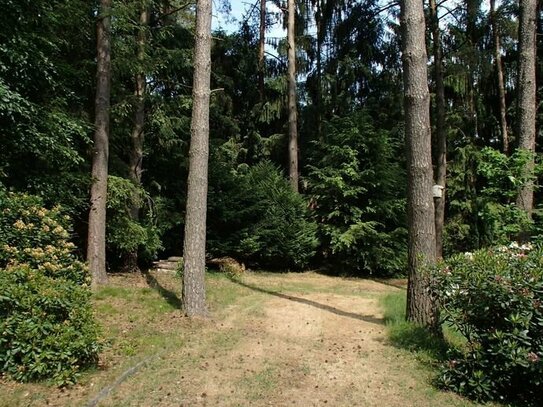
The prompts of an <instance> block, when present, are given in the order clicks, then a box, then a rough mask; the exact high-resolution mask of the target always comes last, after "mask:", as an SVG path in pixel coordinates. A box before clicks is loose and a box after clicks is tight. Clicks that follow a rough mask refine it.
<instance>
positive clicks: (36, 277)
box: [0, 266, 99, 385]
mask: <svg viewBox="0 0 543 407" xmlns="http://www.w3.org/2000/svg"><path fill="white" fill-rule="evenodd" d="M0 290H1V295H0V332H1V333H2V335H1V336H0V366H1V369H2V371H3V372H5V373H7V374H9V375H10V376H11V377H12V378H13V379H15V380H19V381H25V382H26V381H31V380H40V379H51V380H52V381H53V382H54V383H56V384H58V385H66V384H72V383H74V382H75V379H76V375H77V373H78V372H79V371H80V370H81V369H83V368H85V367H88V366H91V365H93V364H95V363H96V362H97V358H98V352H99V344H98V342H97V335H98V331H97V326H96V324H95V322H94V319H93V315H92V310H91V306H90V302H89V297H90V291H89V290H88V289H87V288H85V287H83V286H81V285H78V284H76V283H74V282H72V281H69V280H66V279H54V278H51V277H47V276H46V275H44V274H43V273H41V272H40V271H37V270H33V269H31V268H29V267H27V266H15V267H9V268H8V269H5V270H0Z"/></svg>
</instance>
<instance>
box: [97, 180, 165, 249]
mask: <svg viewBox="0 0 543 407" xmlns="http://www.w3.org/2000/svg"><path fill="white" fill-rule="evenodd" d="M149 202H150V197H149V195H148V194H147V193H146V192H145V190H144V189H143V188H142V187H140V186H138V185H136V184H134V183H133V182H131V181H130V180H128V179H126V178H121V177H115V176H109V177H108V199H107V208H108V222H107V233H106V239H107V243H108V245H109V249H110V250H113V251H115V252H117V253H130V252H133V251H137V250H138V249H141V250H142V252H143V254H144V255H145V256H146V257H147V258H152V257H154V256H155V255H156V253H157V251H158V250H160V249H161V248H162V244H161V241H160V236H159V229H158V228H157V227H156V226H155V224H154V214H153V210H152V209H153V207H152V206H151V205H150V204H149ZM133 206H135V207H137V208H142V215H143V216H142V219H141V220H138V219H134V218H133V217H132V215H131V213H130V211H131V209H132V207H133Z"/></svg>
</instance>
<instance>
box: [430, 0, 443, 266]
mask: <svg viewBox="0 0 543 407" xmlns="http://www.w3.org/2000/svg"><path fill="white" fill-rule="evenodd" d="M430 19H431V20H430V21H431V24H432V33H433V39H434V44H433V45H434V46H433V52H434V67H435V69H434V72H435V82H436V134H435V136H436V137H435V140H436V143H435V145H436V163H435V165H436V176H435V180H436V184H437V185H440V186H442V187H443V189H442V191H441V197H438V198H435V201H434V204H435V225H436V226H435V227H436V256H437V258H443V226H444V224H445V191H446V188H445V187H446V182H447V129H446V128H445V126H446V124H445V87H444V85H443V51H442V48H441V31H440V29H439V16H438V13H437V3H436V0H430Z"/></svg>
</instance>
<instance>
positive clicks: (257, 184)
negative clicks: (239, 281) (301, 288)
mask: <svg viewBox="0 0 543 407" xmlns="http://www.w3.org/2000/svg"><path fill="white" fill-rule="evenodd" d="M315 232H316V225H315V223H314V222H312V221H311V219H310V217H309V213H308V210H307V203H306V202H305V201H304V199H303V197H302V196H301V195H299V194H297V193H294V192H293V191H292V189H291V187H290V185H289V184H288V182H287V181H286V180H285V178H284V177H283V176H282V174H281V172H280V171H279V170H278V169H277V168H276V167H275V166H274V165H273V164H271V163H269V162H263V163H261V164H257V165H255V166H253V167H250V168H248V167H247V166H241V167H240V168H239V169H238V170H237V171H233V172H231V173H223V174H221V179H220V182H215V183H214V184H213V185H212V187H211V189H210V206H209V252H210V253H212V254H213V255H229V256H232V257H235V258H236V259H238V260H240V261H245V262H248V263H249V264H254V265H258V266H266V267H271V268H290V267H293V268H301V267H304V266H306V265H307V264H308V262H309V261H310V260H311V258H312V257H313V255H314V254H315V247H316V245H317V240H316V236H315Z"/></svg>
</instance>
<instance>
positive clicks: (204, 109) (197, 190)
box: [182, 0, 211, 317]
mask: <svg viewBox="0 0 543 407" xmlns="http://www.w3.org/2000/svg"><path fill="white" fill-rule="evenodd" d="M210 82H211V0H198V1H197V3H196V45H195V48H194V82H193V91H192V98H193V107H192V122H191V138H190V151H189V176H188V191H187V212H186V217H185V241H184V246H183V298H182V302H183V307H184V311H185V313H186V315H187V316H189V317H197V316H200V317H202V316H206V315H207V307H206V293H205V250H206V212H207V182H208V158H209V97H210V93H211V92H210Z"/></svg>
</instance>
